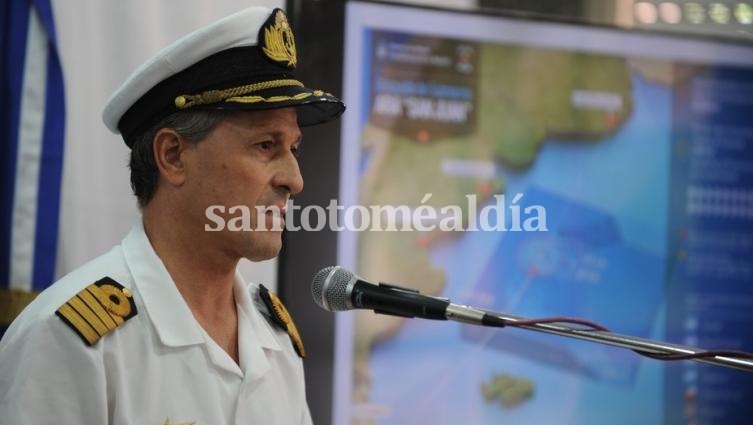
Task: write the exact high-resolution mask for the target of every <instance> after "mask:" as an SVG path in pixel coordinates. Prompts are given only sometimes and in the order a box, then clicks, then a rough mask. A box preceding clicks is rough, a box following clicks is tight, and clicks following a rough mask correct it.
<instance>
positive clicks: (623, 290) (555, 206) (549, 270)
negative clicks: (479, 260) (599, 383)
mask: <svg viewBox="0 0 753 425" xmlns="http://www.w3.org/2000/svg"><path fill="white" fill-rule="evenodd" d="M529 205H540V206H543V207H544V208H545V210H546V212H547V227H548V231H547V232H540V233H529V232H510V233H509V234H507V235H506V236H505V237H504V238H503V239H502V240H500V242H499V243H498V244H497V246H496V248H495V249H494V251H493V254H492V255H491V258H490V260H489V262H488V264H487V265H486V267H485V268H484V271H483V273H481V275H480V276H479V278H478V284H477V286H476V287H475V289H474V292H476V293H477V294H483V295H484V296H483V297H480V298H484V299H485V300H486V301H487V302H484V303H483V304H482V305H480V306H481V307H484V308H487V309H490V310H495V311H505V310H507V309H509V308H511V307H514V312H511V311H507V312H508V313H512V314H516V315H521V316H526V317H548V316H571V317H581V318H590V319H591V320H595V321H598V322H602V323H604V324H608V326H609V327H613V328H615V329H619V330H620V332H621V333H627V334H630V335H640V336H644V337H646V336H648V333H649V331H650V329H651V325H652V323H653V321H654V315H655V313H656V310H657V308H658V306H659V303H660V302H661V301H662V294H663V291H664V285H663V283H662V282H663V278H664V264H663V258H661V257H659V256H658V255H655V254H652V253H650V252H647V251H645V250H643V249H641V248H637V247H634V246H631V245H630V244H629V243H626V242H625V241H624V240H623V238H622V236H621V232H620V229H619V228H618V225H617V220H616V219H615V218H614V217H613V216H612V215H609V214H606V213H604V212H602V211H600V210H599V209H597V208H594V207H592V206H589V205H587V204H584V203H581V202H575V201H569V200H567V199H565V198H563V197H560V196H557V195H554V194H552V193H549V192H547V191H543V190H540V189H537V188H533V187H531V188H529V189H528V191H527V192H526V194H525V197H524V202H522V203H521V209H523V210H524V209H525V208H526V207H527V206H529ZM476 305H478V304H476ZM477 331H478V329H476V328H472V327H467V328H465V332H464V333H463V334H464V336H466V337H468V338H469V339H471V340H478V339H479V338H482V340H483V342H484V343H488V344H489V345H490V346H493V347H498V348H500V349H502V350H506V351H507V352H514V353H516V354H518V355H522V356H525V357H527V358H528V359H531V360H536V361H541V362H545V363H549V364H552V365H556V366H559V367H564V368H568V369H570V370H572V371H576V372H578V373H581V374H583V375H585V376H588V377H592V378H595V379H603V380H607V381H611V382H614V383H620V384H631V383H632V380H633V379H634V377H635V372H636V369H637V366H638V362H639V359H638V357H637V356H635V355H632V354H631V353H628V354H627V355H613V354H611V352H608V350H607V349H606V348H605V347H604V346H603V345H598V344H584V343H583V342H581V341H577V340H573V339H562V338H553V337H551V336H550V335H542V334H539V333H534V332H531V333H529V334H528V335H525V336H519V335H516V334H510V333H506V332H497V333H495V336H494V337H493V338H492V339H491V340H489V341H487V340H486V337H485V333H483V332H477Z"/></svg>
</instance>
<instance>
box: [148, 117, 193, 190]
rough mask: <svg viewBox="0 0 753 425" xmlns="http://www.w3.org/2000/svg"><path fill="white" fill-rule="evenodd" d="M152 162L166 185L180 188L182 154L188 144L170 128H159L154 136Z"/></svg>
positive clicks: (182, 177)
mask: <svg viewBox="0 0 753 425" xmlns="http://www.w3.org/2000/svg"><path fill="white" fill-rule="evenodd" d="M152 148H153V149H154V162H155V164H156V165H157V169H158V170H159V173H160V175H161V176H162V177H163V178H164V179H165V181H166V182H167V183H168V184H171V185H173V186H181V185H182V184H183V182H184V181H185V174H186V172H185V164H184V159H185V158H184V154H185V151H186V150H187V149H188V148H189V144H188V142H187V141H186V140H185V139H184V138H183V137H182V136H181V135H180V134H178V133H177V132H176V131H175V130H173V129H172V128H161V129H159V131H157V134H155V135H154V143H153V144H152Z"/></svg>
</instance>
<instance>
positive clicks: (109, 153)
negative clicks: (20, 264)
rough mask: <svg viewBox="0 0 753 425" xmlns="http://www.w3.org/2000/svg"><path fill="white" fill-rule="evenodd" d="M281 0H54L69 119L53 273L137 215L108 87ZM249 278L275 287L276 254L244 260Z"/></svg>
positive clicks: (99, 249)
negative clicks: (194, 35) (205, 32)
mask: <svg viewBox="0 0 753 425" xmlns="http://www.w3.org/2000/svg"><path fill="white" fill-rule="evenodd" d="M284 3H285V2H284V0H256V1H248V0H245V1H244V0H212V1H207V0H159V1H154V0H52V4H53V10H54V14H55V24H56V26H57V39H58V44H59V51H60V55H61V60H62V65H63V73H64V77H65V86H66V87H65V89H66V106H67V124H66V144H65V161H64V168H63V188H62V197H61V219H60V238H59V243H58V260H57V276H58V277H60V276H62V275H64V274H66V273H68V272H70V271H71V270H72V269H74V268H76V267H78V266H80V265H81V264H83V263H85V262H87V261H88V260H90V259H92V258H94V257H96V256H98V255H100V254H102V253H104V252H106V251H108V250H109V249H110V248H111V247H112V246H113V245H115V244H117V243H119V242H120V240H121V239H122V238H123V236H125V234H126V233H127V232H128V230H129V229H130V227H131V225H132V224H133V223H134V222H135V221H136V220H137V219H138V217H139V213H138V209H137V207H136V200H135V197H134V196H133V194H132V192H131V188H130V185H129V181H130V180H129V171H128V167H127V164H128V148H127V147H126V146H125V144H124V143H123V141H122V139H121V138H120V136H116V135H114V134H112V133H110V132H109V131H108V130H107V129H106V128H105V126H104V124H102V119H101V113H102V108H103V106H104V104H105V102H106V101H107V99H108V98H109V96H110V94H111V93H112V92H113V91H114V90H115V89H116V88H117V87H119V86H120V84H121V83H122V82H123V81H125V79H126V78H127V77H128V76H129V75H130V73H131V72H132V71H133V70H134V69H136V68H137V67H138V66H139V65H141V63H143V62H144V61H146V60H147V59H148V58H149V57H151V56H152V55H153V54H155V53H156V52H158V51H159V50H160V49H162V48H163V47H165V46H167V45H168V44H170V43H172V42H173V41H175V40H177V39H178V38H180V37H181V36H183V35H185V34H187V33H189V32H191V31H193V30H195V29H197V28H200V27H202V26H204V25H206V24H208V23H211V22H213V21H215V20H217V19H219V18H222V17H224V16H227V15H230V14H231V13H234V12H237V11H239V10H241V9H244V8H246V7H249V6H251V5H261V6H267V7H284ZM241 270H242V271H243V274H244V275H245V277H246V278H247V279H248V280H252V281H256V282H262V283H264V284H265V285H267V286H270V287H276V284H277V261H276V259H275V260H270V261H266V262H264V263H256V264H252V263H250V262H248V261H245V260H244V262H243V264H242V265H241Z"/></svg>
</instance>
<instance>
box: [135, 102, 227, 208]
mask: <svg viewBox="0 0 753 425" xmlns="http://www.w3.org/2000/svg"><path fill="white" fill-rule="evenodd" d="M231 113H232V112H230V111H217V110H215V111H180V112H176V113H174V114H172V115H169V116H167V117H165V118H164V119H162V120H161V121H159V122H158V123H157V124H155V125H154V126H152V128H150V129H149V130H147V131H145V132H144V133H143V134H142V135H141V136H137V137H134V143H133V147H132V148H131V159H130V162H129V164H128V166H129V168H130V169H131V188H132V189H133V193H134V195H136V199H137V200H138V203H139V208H144V207H145V206H146V205H147V204H148V203H149V202H150V201H151V200H152V198H153V197H154V194H155V192H156V191H157V182H158V181H159V170H158V169H157V164H156V162H155V160H154V147H153V146H154V145H153V143H154V137H155V136H156V135H157V132H158V131H159V130H160V129H162V128H172V129H173V130H175V131H176V132H177V133H178V134H180V135H181V136H182V137H183V138H185V139H186V140H187V141H188V142H189V143H193V144H196V143H199V142H201V141H202V140H204V138H206V137H207V136H208V135H209V133H211V132H212V130H214V128H215V127H216V126H217V124H219V123H220V121H222V120H223V119H225V118H226V117H227V116H229V114H231Z"/></svg>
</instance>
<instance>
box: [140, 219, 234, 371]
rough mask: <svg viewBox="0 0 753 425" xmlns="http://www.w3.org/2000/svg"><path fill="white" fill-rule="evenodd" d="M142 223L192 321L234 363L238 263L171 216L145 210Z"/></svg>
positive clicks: (202, 235) (201, 235) (200, 233)
mask: <svg viewBox="0 0 753 425" xmlns="http://www.w3.org/2000/svg"><path fill="white" fill-rule="evenodd" d="M143 223H144V231H145V232H146V235H147V237H148V238H149V242H150V243H151V244H152V247H153V248H154V251H155V252H156V253H157V256H159V257H160V259H161V260H162V262H163V264H164V265H165V268H166V269H167V271H168V273H169V274H170V277H172V279H173V282H175V286H176V287H177V288H178V291H179V292H180V294H181V296H183V299H184V300H185V301H186V304H188V307H189V308H190V309H191V312H192V313H193V315H194V317H195V318H196V320H197V321H198V322H199V324H200V325H201V326H202V328H204V330H205V331H206V332H207V333H208V334H209V335H210V336H211V337H212V338H213V339H214V340H215V342H217V344H218V345H220V346H221V347H222V348H223V349H225V351H226V352H227V353H228V354H229V355H230V356H231V357H232V358H233V359H234V360H235V361H236V362H237V361H238V352H237V350H238V348H237V335H238V334H237V329H238V316H237V310H236V303H235V296H234V286H235V268H236V266H237V264H238V259H233V258H228V257H227V256H224V255H223V253H222V251H221V250H220V249H218V248H213V247H212V246H211V241H209V240H206V238H204V236H206V235H204V234H202V233H203V232H199V233H196V232H193V233H192V232H188V231H186V230H185V229H186V228H187V227H188V226H187V225H186V223H181V222H180V219H179V218H176V216H175V215H171V214H164V213H161V214H157V213H155V211H154V210H152V209H150V208H149V207H147V208H145V209H144V214H143ZM197 228H198V227H197Z"/></svg>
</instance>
